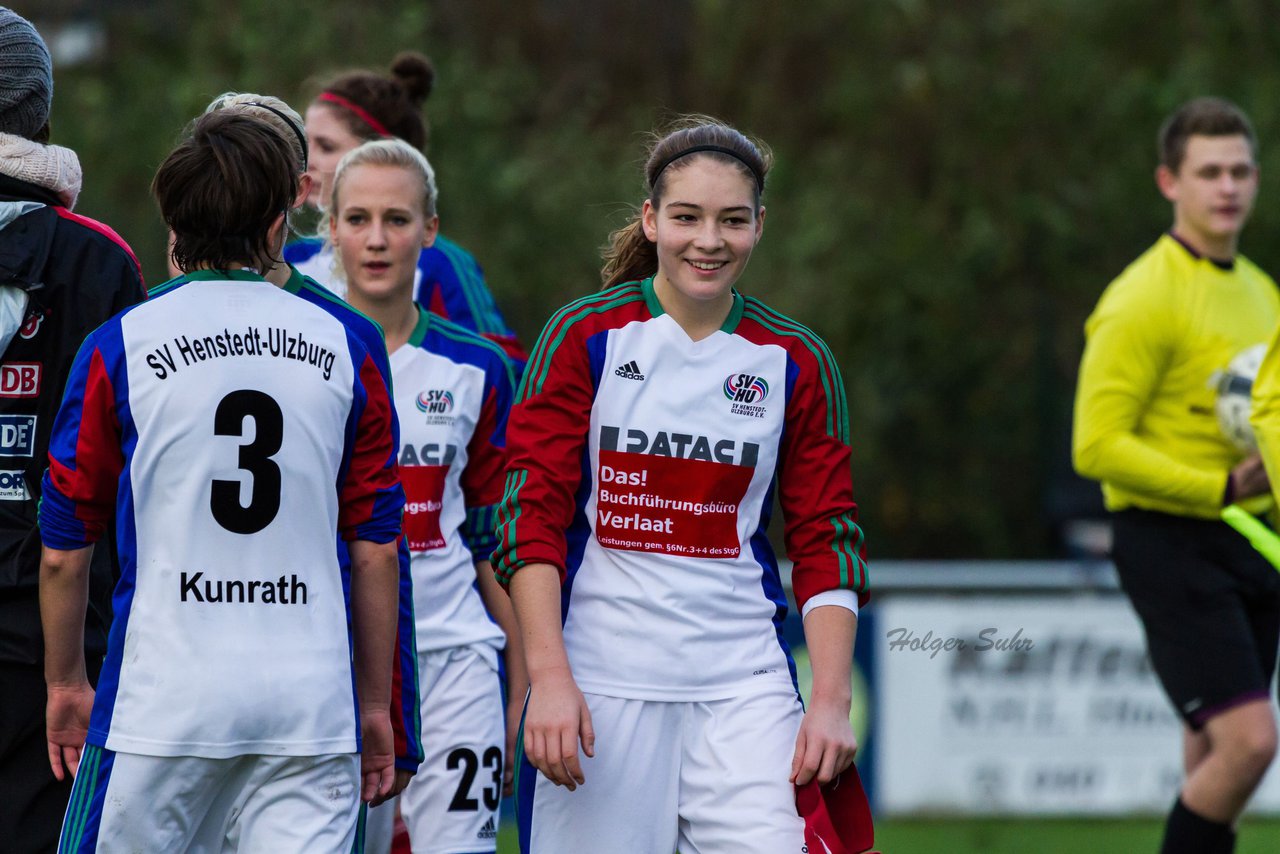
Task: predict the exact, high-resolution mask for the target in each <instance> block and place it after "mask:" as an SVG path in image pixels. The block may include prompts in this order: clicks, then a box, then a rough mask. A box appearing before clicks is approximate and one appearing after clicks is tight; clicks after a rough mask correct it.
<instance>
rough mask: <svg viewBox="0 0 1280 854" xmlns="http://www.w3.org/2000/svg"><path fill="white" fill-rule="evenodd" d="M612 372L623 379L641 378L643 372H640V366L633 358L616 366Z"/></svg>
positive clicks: (642, 377)
mask: <svg viewBox="0 0 1280 854" xmlns="http://www.w3.org/2000/svg"><path fill="white" fill-rule="evenodd" d="M614 373H615V374H617V375H618V376H620V377H622V378H623V379H624V380H643V379H644V374H642V373H640V366H639V365H637V364H636V362H635V359H632V360H631V361H630V362H627V363H626V364H625V365H623V366H621V367H619V368H616V369H615V370H614Z"/></svg>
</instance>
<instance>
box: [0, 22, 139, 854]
mask: <svg viewBox="0 0 1280 854" xmlns="http://www.w3.org/2000/svg"><path fill="white" fill-rule="evenodd" d="M52 96H53V65H52V62H51V61H50V57H49V50H48V48H47V47H46V46H45V43H44V40H43V39H42V38H41V37H40V34H39V33H38V32H37V31H36V29H35V27H33V26H32V25H31V23H30V22H29V21H27V20H26V19H25V18H23V17H22V16H21V15H18V14H17V13H15V12H14V11H13V10H11V9H8V8H5V7H0V389H3V391H4V394H3V396H2V397H0V421H3V422H4V423H5V424H7V425H11V426H12V427H13V429H12V430H7V431H5V436H4V437H3V438H0V697H3V698H4V699H3V701H0V840H3V842H0V847H2V848H4V850H5V851H10V852H15V854H29V852H46V851H53V850H54V848H55V846H56V845H57V842H58V834H59V830H60V828H61V826H62V816H63V814H64V813H65V812H66V807H67V801H68V798H69V797H70V793H71V781H70V780H63V781H59V780H57V779H56V778H55V776H54V774H53V770H52V768H51V767H50V764H49V758H48V752H47V746H46V739H45V735H46V734H45V708H46V703H47V692H46V686H45V679H44V645H43V637H42V629H41V624H40V599H39V582H40V535H39V531H38V530H37V523H36V509H37V507H38V503H39V499H40V477H41V475H42V474H43V472H44V470H45V468H46V467H47V466H48V462H47V460H48V449H49V431H50V428H51V427H52V425H53V419H54V414H55V413H56V412H57V409H58V404H59V402H60V401H61V400H62V393H63V388H64V386H65V385H66V382H67V375H68V372H69V371H70V368H71V362H72V359H73V358H74V357H75V354H76V351H77V350H78V349H79V347H80V343H81V341H83V340H84V337H85V336H86V335H87V334H88V333H89V332H90V331H92V330H93V329H94V328H96V327H97V326H98V325H99V324H101V323H102V322H103V321H105V320H106V319H107V318H109V317H111V315H113V314H115V313H116V312H117V311H119V310H120V309H122V308H124V307H126V306H128V305H132V304H133V303H135V302H139V301H141V300H142V298H143V296H144V294H145V290H144V289H143V284H142V273H141V270H140V269H139V267H138V263H137V260H136V259H135V258H134V256H133V253H132V251H130V249H129V247H128V245H127V244H126V243H125V242H124V241H123V240H121V239H120V237H119V236H118V235H117V234H116V233H115V232H114V231H112V230H111V229H110V228H108V227H107V226H105V225H103V224H102V223H99V222H95V221H94V220H91V219H89V218H87V217H83V216H80V215H79V214H76V213H72V212H71V208H72V207H74V205H75V202H76V198H77V196H78V195H79V192H80V183H81V174H80V161H79V158H78V157H76V153H75V152H74V151H72V150H70V149H68V148H63V147H60V146H56V145H50V144H49V136H50V134H49V112H50V104H51V99H52ZM112 551H113V550H112V549H98V550H97V552H96V553H95V554H94V555H93V560H92V564H91V568H90V572H89V574H90V587H91V592H90V595H89V603H88V605H89V607H88V617H87V618H86V620H85V625H84V651H85V657H86V661H87V662H88V664H87V670H88V671H89V672H88V674H87V675H88V677H89V678H90V679H91V680H92V681H94V682H96V680H97V674H98V670H99V668H100V666H101V662H102V656H103V652H104V651H105V649H106V633H107V627H108V625H109V624H110V619H111V616H110V615H111V601H110V596H109V592H110V590H111V584H112V577H113V572H114V570H113V566H112V557H111V552H112ZM50 690H53V691H56V690H58V687H57V686H56V685H55V686H53V687H52V688H51V689H50Z"/></svg>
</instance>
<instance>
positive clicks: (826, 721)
mask: <svg viewBox="0 0 1280 854" xmlns="http://www.w3.org/2000/svg"><path fill="white" fill-rule="evenodd" d="M857 752H858V739H857V738H855V737H854V735H853V725H852V724H850V723H849V710H848V707H844V708H841V707H840V704H838V703H827V704H819V703H811V704H810V706H809V710H808V711H807V712H805V715H804V720H802V721H801V722H800V734H799V735H797V736H796V752H795V756H794V757H792V759H791V782H792V783H794V784H795V785H797V786H803V785H804V784H805V783H808V782H809V781H810V780H812V779H814V778H815V777H816V778H817V780H818V784H819V785H826V784H827V783H830V782H831V781H832V780H834V779H835V778H836V777H838V776H839V775H840V773H841V772H842V771H844V770H845V769H846V768H848V767H849V766H850V765H852V764H853V757H854V755H855V754H857Z"/></svg>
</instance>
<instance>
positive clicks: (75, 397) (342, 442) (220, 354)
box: [40, 271, 403, 758]
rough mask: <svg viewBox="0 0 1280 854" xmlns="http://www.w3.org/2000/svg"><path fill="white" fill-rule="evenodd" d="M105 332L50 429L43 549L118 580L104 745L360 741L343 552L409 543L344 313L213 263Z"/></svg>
mask: <svg viewBox="0 0 1280 854" xmlns="http://www.w3.org/2000/svg"><path fill="white" fill-rule="evenodd" d="M186 278H187V281H181V280H179V281H178V282H177V283H176V284H175V285H174V286H173V287H170V288H169V289H168V290H166V291H164V292H163V293H162V294H160V295H158V296H156V297H155V298H153V299H151V300H149V301H148V302H145V303H142V304H140V305H138V306H135V307H133V308H132V309H129V310H127V311H125V312H123V313H121V314H119V315H117V316H116V317H114V318H112V319H111V320H110V321H108V322H107V323H106V324H104V325H103V326H101V327H100V328H99V329H97V330H96V331H95V332H94V333H93V334H91V335H90V336H89V338H88V339H87V340H86V341H85V344H84V345H83V347H82V348H81V350H80V353H79V354H78V355H77V357H76V361H75V365H74V367H73V368H72V373H71V377H70V380H69V381H68V384H67V392H66V397H65V398H64V401H63V405H62V409H61V410H60V411H59V414H58V417H57V420H56V422H55V424H54V430H53V438H52V441H51V443H50V452H49V457H50V460H49V462H50V468H49V471H48V473H47V474H46V475H45V478H44V494H43V502H42V507H41V513H40V526H41V534H42V537H43V540H44V543H45V545H47V546H50V547H52V548H57V549H76V548H81V547H83V546H85V545H88V544H90V543H93V542H95V541H97V540H99V539H100V538H101V537H102V535H103V533H104V530H105V527H106V525H107V524H109V522H110V520H111V518H112V514H113V512H115V513H116V532H117V540H118V548H119V551H120V559H121V560H120V564H121V577H120V580H119V583H118V584H117V587H116V591H115V594H114V600H113V603H114V609H115V619H114V622H113V624H112V626H111V633H110V639H109V641H108V651H107V658H106V661H105V663H104V666H103V670H102V676H101V679H100V681H99V684H98V691H97V697H96V701H95V703H94V709H93V716H92V720H91V724H90V730H89V736H88V741H89V743H91V744H96V745H99V746H102V747H106V748H107V749H110V750H115V751H125V752H131V753H142V754H151V755H157V756H177V755H188V756H204V757H211V758H220V757H228V756H236V755H243V754H254V753H263V754H280V755H300V756H305V755H319V754H328V753H348V752H352V751H355V750H357V749H358V743H359V739H358V735H359V731H358V722H357V716H356V705H355V702H356V701H355V696H354V687H353V673H352V667H351V651H350V638H349V634H348V631H347V625H348V618H347V607H346V604H345V601H344V596H343V588H342V579H341V575H340V572H339V568H338V561H337V554H336V551H335V549H334V531H339V532H340V533H341V535H342V536H343V537H344V538H345V539H362V540H370V541H373V542H390V541H392V540H394V539H395V537H396V536H398V534H399V532H400V513H401V509H402V507H403V493H402V491H401V489H400V486H399V482H398V480H397V477H396V465H395V449H394V444H393V440H392V436H393V424H392V418H393V413H392V409H391V401H390V399H389V396H388V394H387V388H386V385H385V383H384V382H383V380H382V377H381V375H380V373H379V370H378V367H377V365H376V364H375V361H374V359H373V358H372V356H371V355H370V353H369V351H368V350H367V349H366V347H365V346H364V345H363V344H362V343H361V342H360V340H359V338H358V337H357V336H356V335H355V334H354V333H352V332H351V331H350V330H348V329H347V327H346V326H345V325H344V324H343V323H342V322H340V321H339V320H338V319H337V318H335V317H334V316H332V315H331V314H330V313H328V312H326V311H324V310H323V309H321V308H319V307H318V306H315V305H311V304H310V303H308V302H306V301H305V300H301V299H299V298H298V297H296V296H294V295H292V294H289V293H287V292H285V291H283V290H281V289H279V288H276V287H275V286H273V285H271V284H270V283H268V282H266V281H264V280H263V279H261V278H260V277H258V276H256V275H254V274H252V273H249V272H245V271H230V272H227V271H218V272H213V271H206V272H201V273H194V274H191V275H190V276H188V277H186Z"/></svg>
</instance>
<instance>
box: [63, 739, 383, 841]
mask: <svg viewBox="0 0 1280 854" xmlns="http://www.w3.org/2000/svg"><path fill="white" fill-rule="evenodd" d="M359 783H360V757H359V756H358V755H356V754H354V753H343V754H336V755H330V756H237V757H232V758H230V759H203V758H199V757H192V756H143V755H140V754H136V753H116V752H113V751H110V750H106V749H104V748H101V747H95V746H93V745H88V746H86V747H85V751H84V756H83V757H82V758H81V760H80V768H79V770H78V771H77V773H76V781H75V785H74V786H73V787H72V790H71V802H70V803H69V804H68V805H67V814H66V818H65V819H64V820H63V824H62V839H61V840H60V841H59V843H58V851H59V854H63V852H82V851H85V852H87V851H102V852H112V851H130V852H132V851H190V852H200V854H206V852H208V854H212V852H219V854H220V852H227V851H334V852H346V851H350V850H351V846H352V843H353V842H354V841H355V834H356V814H357V810H358V807H359V805H360V785H359Z"/></svg>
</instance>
